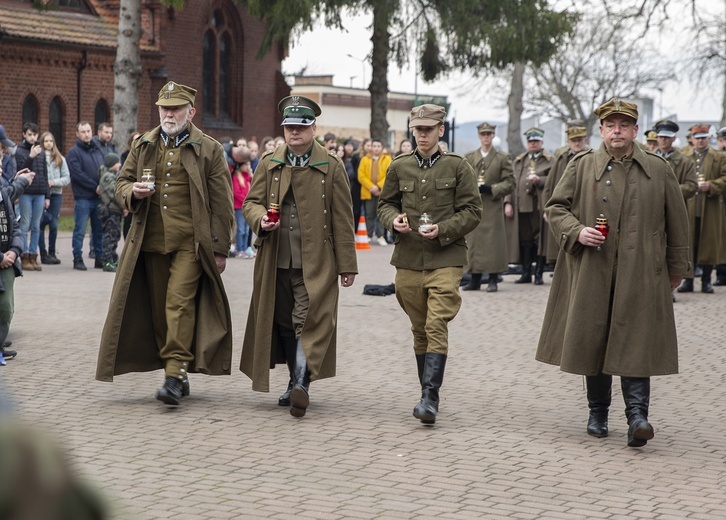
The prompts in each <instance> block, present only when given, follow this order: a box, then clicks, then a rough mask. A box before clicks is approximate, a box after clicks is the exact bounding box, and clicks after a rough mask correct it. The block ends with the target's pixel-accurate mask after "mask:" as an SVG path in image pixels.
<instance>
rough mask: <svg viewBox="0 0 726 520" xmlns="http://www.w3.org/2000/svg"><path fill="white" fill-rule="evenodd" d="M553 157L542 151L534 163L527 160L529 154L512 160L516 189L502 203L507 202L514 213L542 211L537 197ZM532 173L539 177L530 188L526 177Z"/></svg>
mask: <svg viewBox="0 0 726 520" xmlns="http://www.w3.org/2000/svg"><path fill="white" fill-rule="evenodd" d="M552 161H553V157H552V154H549V153H547V152H545V151H544V150H542V151H541V152H540V154H539V155H538V156H537V158H536V159H534V161H531V160H530V158H529V152H525V153H523V154H521V155H518V156H517V158H516V159H514V178H515V180H516V181H517V189H516V190H514V191H513V192H512V193H511V195H508V196H507V197H506V198H505V199H504V202H505V203H506V202H509V203H511V204H512V206H513V207H514V212H515V213H531V212H533V211H542V210H543V209H544V202H541V201H540V199H541V197H540V196H539V195H540V193H541V192H542V189H543V188H544V185H545V179H543V178H542V177H547V175H548V174H549V172H550V168H551V167H552ZM531 171H534V173H535V174H537V175H538V176H539V177H540V180H539V182H538V183H537V184H536V186H530V185H529V182H527V177H528V176H529V174H530V172H531Z"/></svg>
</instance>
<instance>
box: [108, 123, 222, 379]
mask: <svg viewBox="0 0 726 520" xmlns="http://www.w3.org/2000/svg"><path fill="white" fill-rule="evenodd" d="M159 129H160V128H159V127H157V128H155V129H154V130H151V131H149V132H147V133H145V134H143V135H142V136H141V137H139V138H138V139H136V141H134V144H133V145H132V147H131V152H130V153H129V156H128V158H127V159H126V162H124V167H123V169H122V171H121V173H120V174H119V178H118V182H117V183H116V200H117V201H118V202H119V204H121V206H122V207H123V208H124V209H127V210H128V211H129V212H131V213H132V214H133V221H132V224H131V229H130V230H129V234H128V236H127V237H126V241H125V243H124V248H123V251H122V253H121V257H120V259H119V269H118V272H117V273H116V279H115V280H114V284H113V290H112V292H111V301H110V303H109V308H108V315H107V317H106V323H105V325H104V327H103V333H102V334H101V347H100V350H99V353H98V365H97V368H96V379H98V380H100V381H112V380H113V376H115V375H119V374H125V373H127V372H147V371H151V370H157V369H160V368H164V364H163V362H162V360H161V359H160V358H159V351H158V347H157V345H156V343H155V341H154V329H153V323H152V320H151V307H150V301H151V298H150V296H149V290H148V287H147V278H146V273H145V268H144V261H143V258H142V259H141V261H139V260H140V258H139V257H140V255H141V245H142V242H143V238H144V232H145V229H146V222H147V215H148V211H149V207H150V204H149V200H150V199H143V200H136V201H132V196H131V192H132V188H133V183H134V182H140V180H141V172H142V170H143V169H144V168H151V169H152V170H156V165H157V151H158V141H159V139H160V137H159ZM189 131H190V135H189V138H188V139H187V140H186V141H185V143H184V144H182V146H181V148H180V153H181V165H182V166H183V167H184V169H185V170H186V172H187V174H188V176H189V180H190V197H191V208H190V213H191V219H192V225H193V228H194V242H195V244H194V245H195V247H196V250H197V254H198V255H199V258H200V261H201V263H202V268H203V270H204V272H203V274H202V277H201V279H200V281H199V290H198V295H197V309H196V311H197V320H196V328H195V331H194V343H193V345H191V352H192V353H193V354H194V361H193V362H192V363H190V365H189V367H188V370H189V372H201V373H204V374H211V375H220V374H229V373H230V370H231V360H232V317H231V313H230V309H229V302H228V301H227V295H226V293H225V290H224V285H223V283H222V277H221V275H220V274H219V271H218V270H217V264H216V262H215V260H214V254H215V253H217V254H220V255H224V256H227V254H228V253H229V247H230V244H231V237H232V229H233V225H234V204H233V201H232V182H231V177H230V175H229V169H228V168H227V162H226V161H225V158H224V153H223V150H222V145H221V144H219V143H218V142H217V141H215V140H214V139H212V138H211V137H209V136H207V135H205V134H203V133H202V132H201V131H200V130H199V129H198V128H197V127H195V126H194V125H193V124H191V123H190V128H189Z"/></svg>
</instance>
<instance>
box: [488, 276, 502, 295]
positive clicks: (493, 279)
mask: <svg viewBox="0 0 726 520" xmlns="http://www.w3.org/2000/svg"><path fill="white" fill-rule="evenodd" d="M498 277H499V275H498V274H497V273H489V284H488V285H487V289H486V291H487V292H497V291H498V290H499V288H498V287H497V281H498Z"/></svg>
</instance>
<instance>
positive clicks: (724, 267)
mask: <svg viewBox="0 0 726 520" xmlns="http://www.w3.org/2000/svg"><path fill="white" fill-rule="evenodd" d="M716 142H717V144H718V150H719V151H720V152H726V126H725V127H723V128H721V129H719V131H718V133H717V134H716ZM722 197H723V200H724V208H726V191H725V192H724V193H723V194H722ZM713 285H718V286H721V285H726V264H718V265H717V266H716V281H715V282H713Z"/></svg>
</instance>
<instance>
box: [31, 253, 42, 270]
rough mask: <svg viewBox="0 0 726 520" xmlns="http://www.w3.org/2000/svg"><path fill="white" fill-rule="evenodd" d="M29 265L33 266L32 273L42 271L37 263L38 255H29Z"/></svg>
mask: <svg viewBox="0 0 726 520" xmlns="http://www.w3.org/2000/svg"><path fill="white" fill-rule="evenodd" d="M30 265H32V266H33V270H34V271H42V270H43V267H42V266H41V265H40V264H39V263H38V253H33V254H32V255H30Z"/></svg>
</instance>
